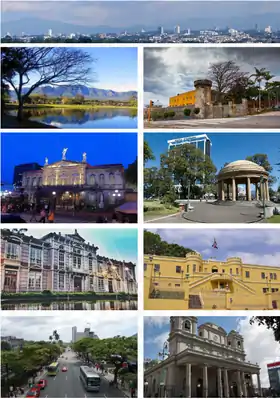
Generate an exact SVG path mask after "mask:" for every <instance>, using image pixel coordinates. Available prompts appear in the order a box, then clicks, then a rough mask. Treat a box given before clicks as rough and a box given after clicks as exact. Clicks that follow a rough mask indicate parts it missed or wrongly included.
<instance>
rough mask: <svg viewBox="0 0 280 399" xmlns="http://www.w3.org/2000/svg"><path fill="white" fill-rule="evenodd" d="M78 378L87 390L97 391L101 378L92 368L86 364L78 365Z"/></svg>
mask: <svg viewBox="0 0 280 399" xmlns="http://www.w3.org/2000/svg"><path fill="white" fill-rule="evenodd" d="M80 379H81V381H82V383H83V385H84V387H85V389H86V390H87V391H94V392H99V390H100V383H101V378H100V376H99V374H97V373H95V371H94V370H93V368H91V367H88V366H81V367H80Z"/></svg>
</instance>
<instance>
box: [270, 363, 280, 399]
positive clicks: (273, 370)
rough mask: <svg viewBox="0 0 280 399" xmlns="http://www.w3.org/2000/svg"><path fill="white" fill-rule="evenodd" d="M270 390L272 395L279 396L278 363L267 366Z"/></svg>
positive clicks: (279, 376)
mask: <svg viewBox="0 0 280 399" xmlns="http://www.w3.org/2000/svg"><path fill="white" fill-rule="evenodd" d="M267 372H268V378H269V384H270V388H271V390H272V392H273V393H275V394H277V396H279V395H280V362H275V363H269V364H268V365H267Z"/></svg>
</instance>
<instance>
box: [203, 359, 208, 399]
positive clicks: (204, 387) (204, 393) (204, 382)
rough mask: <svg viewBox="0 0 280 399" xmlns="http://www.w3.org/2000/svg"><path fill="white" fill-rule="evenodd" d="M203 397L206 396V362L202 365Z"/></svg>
mask: <svg viewBox="0 0 280 399" xmlns="http://www.w3.org/2000/svg"><path fill="white" fill-rule="evenodd" d="M203 397H204V398H208V367H207V364H204V366H203Z"/></svg>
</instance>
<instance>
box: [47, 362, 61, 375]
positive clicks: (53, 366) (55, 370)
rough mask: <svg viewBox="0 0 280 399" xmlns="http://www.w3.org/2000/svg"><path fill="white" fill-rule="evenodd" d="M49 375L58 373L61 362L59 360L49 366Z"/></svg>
mask: <svg viewBox="0 0 280 399" xmlns="http://www.w3.org/2000/svg"><path fill="white" fill-rule="evenodd" d="M47 370H48V375H56V374H57V373H58V370H59V364H58V362H55V363H52V364H50V365H49V366H48V368H47Z"/></svg>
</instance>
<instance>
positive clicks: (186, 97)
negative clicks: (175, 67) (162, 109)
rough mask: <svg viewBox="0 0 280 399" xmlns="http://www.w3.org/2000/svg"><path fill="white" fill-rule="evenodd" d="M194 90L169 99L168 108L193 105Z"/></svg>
mask: <svg viewBox="0 0 280 399" xmlns="http://www.w3.org/2000/svg"><path fill="white" fill-rule="evenodd" d="M195 92H196V90H191V91H187V92H185V93H181V94H177V96H173V97H170V98H169V107H184V106H185V105H194V104H195Z"/></svg>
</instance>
